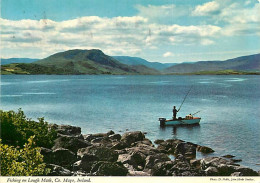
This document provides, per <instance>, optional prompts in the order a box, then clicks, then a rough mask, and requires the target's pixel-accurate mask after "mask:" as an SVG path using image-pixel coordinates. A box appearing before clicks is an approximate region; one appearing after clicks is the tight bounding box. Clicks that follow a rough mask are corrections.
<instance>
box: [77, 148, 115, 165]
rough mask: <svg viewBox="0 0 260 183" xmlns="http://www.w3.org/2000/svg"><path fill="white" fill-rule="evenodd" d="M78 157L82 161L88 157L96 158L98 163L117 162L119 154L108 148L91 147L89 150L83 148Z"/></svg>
mask: <svg viewBox="0 0 260 183" xmlns="http://www.w3.org/2000/svg"><path fill="white" fill-rule="evenodd" d="M77 154H78V156H80V157H81V158H82V159H83V158H84V156H87V158H90V157H91V158H95V159H96V160H98V161H114V162H115V161H117V159H118V153H117V152H116V151H114V150H113V149H109V148H106V147H96V146H91V147H87V148H82V149H79V150H78V153H77Z"/></svg>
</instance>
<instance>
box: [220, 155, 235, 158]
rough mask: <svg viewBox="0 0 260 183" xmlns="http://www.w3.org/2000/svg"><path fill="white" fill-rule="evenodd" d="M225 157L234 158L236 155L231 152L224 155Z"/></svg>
mask: <svg viewBox="0 0 260 183" xmlns="http://www.w3.org/2000/svg"><path fill="white" fill-rule="evenodd" d="M222 157H223V158H234V157H235V156H233V155H231V154H227V155H224V156H222Z"/></svg>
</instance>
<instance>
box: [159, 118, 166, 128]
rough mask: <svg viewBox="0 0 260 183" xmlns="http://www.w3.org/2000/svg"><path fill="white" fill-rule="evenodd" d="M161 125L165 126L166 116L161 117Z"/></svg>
mask: <svg viewBox="0 0 260 183" xmlns="http://www.w3.org/2000/svg"><path fill="white" fill-rule="evenodd" d="M159 121H160V126H165V121H166V118H159Z"/></svg>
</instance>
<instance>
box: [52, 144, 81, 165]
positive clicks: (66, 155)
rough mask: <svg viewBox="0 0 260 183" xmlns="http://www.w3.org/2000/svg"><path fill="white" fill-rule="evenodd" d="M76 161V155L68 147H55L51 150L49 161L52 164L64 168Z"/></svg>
mask: <svg viewBox="0 0 260 183" xmlns="http://www.w3.org/2000/svg"><path fill="white" fill-rule="evenodd" d="M76 161H77V156H76V154H75V153H73V152H72V151H70V150H68V149H63V148H59V149H55V150H54V151H53V152H52V155H51V158H50V162H51V163H52V164H56V165H60V166H63V167H66V168H71V166H72V165H73V163H74V162H76Z"/></svg>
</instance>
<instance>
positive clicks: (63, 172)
mask: <svg viewBox="0 0 260 183" xmlns="http://www.w3.org/2000/svg"><path fill="white" fill-rule="evenodd" d="M46 168H49V169H50V173H48V176H71V175H72V172H71V171H70V170H68V169H66V168H63V167H61V166H58V165H54V164H47V165H46Z"/></svg>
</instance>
